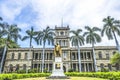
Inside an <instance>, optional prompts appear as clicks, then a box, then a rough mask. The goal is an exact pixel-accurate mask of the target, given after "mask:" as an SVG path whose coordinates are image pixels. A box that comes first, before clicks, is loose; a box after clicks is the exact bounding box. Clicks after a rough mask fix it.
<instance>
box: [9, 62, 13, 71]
mask: <svg viewBox="0 0 120 80" xmlns="http://www.w3.org/2000/svg"><path fill="white" fill-rule="evenodd" d="M12 71H13V65H12V64H10V65H9V72H12Z"/></svg>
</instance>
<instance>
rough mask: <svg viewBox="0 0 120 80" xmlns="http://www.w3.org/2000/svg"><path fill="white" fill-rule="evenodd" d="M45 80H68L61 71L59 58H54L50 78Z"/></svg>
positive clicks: (61, 65) (61, 66) (60, 59)
mask: <svg viewBox="0 0 120 80" xmlns="http://www.w3.org/2000/svg"><path fill="white" fill-rule="evenodd" d="M47 79H69V78H68V77H67V76H65V74H64V71H63V62H62V58H61V57H55V62H54V63H53V71H52V74H51V76H49V77H47Z"/></svg>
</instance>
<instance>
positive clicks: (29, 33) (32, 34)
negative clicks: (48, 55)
mask: <svg viewBox="0 0 120 80" xmlns="http://www.w3.org/2000/svg"><path fill="white" fill-rule="evenodd" d="M26 33H27V36H24V37H23V39H22V40H23V41H24V40H26V39H29V40H30V42H29V45H30V50H29V51H30V52H31V47H32V40H33V39H34V40H35V36H36V35H37V32H36V31H34V28H33V27H31V30H27V31H26ZM27 56H28V62H29V54H27ZM26 73H28V68H27V69H26Z"/></svg>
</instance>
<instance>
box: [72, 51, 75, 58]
mask: <svg viewBox="0 0 120 80" xmlns="http://www.w3.org/2000/svg"><path fill="white" fill-rule="evenodd" d="M72 60H75V53H74V52H73V53H72Z"/></svg>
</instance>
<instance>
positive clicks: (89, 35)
mask: <svg viewBox="0 0 120 80" xmlns="http://www.w3.org/2000/svg"><path fill="white" fill-rule="evenodd" d="M85 29H86V30H87V32H85V33H84V34H83V36H86V43H90V44H92V50H93V59H94V67H95V71H97V65H96V58H95V51H94V44H96V43H97V42H101V37H100V35H99V34H98V33H97V32H100V31H101V29H99V28H97V27H93V28H90V27H89V26H85Z"/></svg>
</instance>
